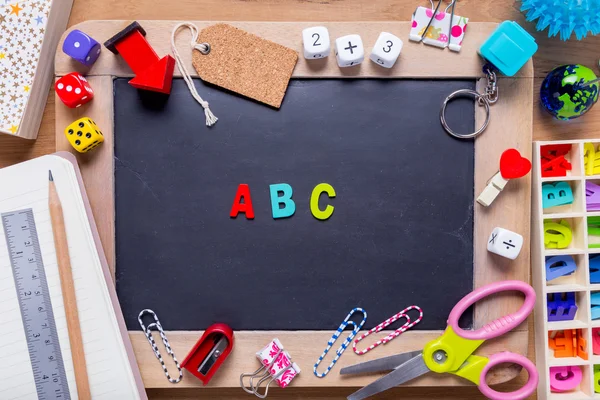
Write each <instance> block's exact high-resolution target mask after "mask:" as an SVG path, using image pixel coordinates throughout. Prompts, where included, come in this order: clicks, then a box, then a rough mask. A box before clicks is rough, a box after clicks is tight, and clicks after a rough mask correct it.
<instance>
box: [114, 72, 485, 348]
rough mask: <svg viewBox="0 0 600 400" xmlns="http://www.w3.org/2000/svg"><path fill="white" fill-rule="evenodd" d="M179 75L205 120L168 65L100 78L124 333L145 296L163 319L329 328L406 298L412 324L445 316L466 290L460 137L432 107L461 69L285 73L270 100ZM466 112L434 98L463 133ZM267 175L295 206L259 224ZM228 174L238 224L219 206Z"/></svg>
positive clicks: (467, 238) (187, 326) (469, 237)
mask: <svg viewBox="0 0 600 400" xmlns="http://www.w3.org/2000/svg"><path fill="white" fill-rule="evenodd" d="M196 86H197V87H198V90H199V92H200V94H201V96H203V97H204V98H205V99H206V100H208V101H209V102H210V105H211V109H212V110H213V112H214V113H215V114H216V115H217V116H218V117H219V118H220V119H219V121H218V123H217V124H216V125H215V126H214V127H212V128H207V127H206V126H205V119H204V113H203V110H202V108H201V107H200V106H199V105H198V104H197V103H196V102H195V101H194V100H193V99H192V97H191V95H190V94H189V92H188V89H187V87H186V86H185V83H184V82H183V81H182V80H180V79H175V80H174V82H173V91H172V93H171V95H170V97H168V98H166V99H165V98H162V97H160V96H154V95H152V94H147V93H143V92H138V91H137V90H136V89H134V88H132V87H131V86H129V85H128V84H127V80H126V79H116V80H115V83H114V95H115V178H116V251H117V291H118V295H119V300H120V302H121V306H122V308H123V313H124V315H125V319H126V321H127V325H128V327H129V329H131V330H138V329H139V325H138V322H137V315H138V313H139V312H140V311H141V310H142V309H144V308H151V309H153V310H155V311H156V312H157V314H158V316H159V318H160V319H161V322H162V324H163V327H164V328H165V329H168V330H192V329H194V330H195V329H204V328H206V327H207V326H208V325H210V324H212V323H213V322H225V323H227V324H229V325H230V326H232V327H233V328H234V329H236V330H267V329H269V330H302V329H310V330H312V329H324V330H332V329H335V328H337V327H338V325H339V324H340V322H341V321H342V320H343V319H344V317H345V316H346V314H347V313H348V312H349V311H350V310H351V309H352V308H354V307H363V308H364V309H365V310H366V311H367V312H368V321H367V324H366V325H365V328H369V327H373V326H375V325H376V324H378V323H379V322H381V321H382V320H384V319H386V318H388V317H390V316H391V315H393V314H395V313H396V312H398V311H399V310H401V309H403V308H404V307H407V306H409V305H412V304H417V305H419V306H421V307H422V308H423V310H424V313H425V318H424V320H423V321H422V322H421V323H420V324H419V325H417V326H416V327H415V328H413V329H444V328H445V326H446V319H447V317H448V314H449V312H450V309H451V308H452V307H453V306H454V304H455V303H456V302H457V301H458V300H459V299H460V298H461V297H462V296H464V295H465V294H466V293H468V292H469V291H470V290H471V289H472V287H473V276H472V274H473V164H474V146H473V142H471V141H459V140H456V139H453V138H451V137H450V136H449V135H447V134H446V133H445V132H444V131H443V130H442V127H441V125H440V122H439V109H440V105H441V102H442V101H443V99H444V98H445V97H446V96H447V95H448V94H450V93H451V92H452V91H454V90H457V89H461V88H471V89H474V86H475V85H474V82H473V81H460V80H458V81H448V80H444V81H426V80H342V79H339V80H293V81H292V82H291V84H290V87H289V89H288V92H287V95H286V98H285V100H284V102H283V105H282V107H281V109H280V110H275V109H272V108H269V107H267V106H264V105H262V104H259V103H256V102H253V101H251V100H247V99H245V98H242V97H239V96H237V95H235V94H232V93H229V92H225V91H222V90H220V89H218V88H214V87H211V86H207V85H204V84H203V83H201V82H200V81H196ZM165 100H166V101H165ZM473 108H474V106H473V102H472V101H471V100H469V99H462V100H458V101H456V102H454V103H452V105H451V107H449V109H448V119H449V120H450V124H451V126H453V128H454V129H456V130H458V131H461V132H467V131H470V130H472V129H473V127H474V112H473ZM282 182H285V183H288V184H290V185H291V186H292V187H293V190H294V195H293V199H294V201H295V202H296V213H295V215H293V216H292V217H291V218H287V219H278V220H274V219H273V218H272V215H271V204H270V196H269V185H270V184H273V183H282ZM321 182H326V183H329V184H331V185H332V186H333V187H334V188H335V190H336V192H337V197H336V198H335V199H327V198H326V197H325V196H322V198H321V206H322V207H324V205H325V203H329V204H331V205H333V206H334V207H335V211H334V213H333V215H332V217H331V218H330V219H329V220H327V221H319V220H317V219H315V218H314V217H313V216H312V214H311V213H310V207H309V199H310V195H311V191H312V189H313V188H314V186H315V185H317V184H318V183H321ZM240 183H247V184H249V185H250V190H251V194H252V200H253V205H254V211H255V214H256V216H255V219H254V220H246V218H245V217H244V215H243V214H240V215H239V216H238V217H237V219H231V218H230V217H229V212H230V209H231V206H232V203H233V199H234V195H235V193H236V189H237V186H238V184H240ZM464 322H465V325H466V326H470V324H471V315H468V316H467V318H465V320H464ZM394 328H395V326H394ZM324 345H325V343H323V346H324Z"/></svg>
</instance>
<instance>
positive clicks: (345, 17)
mask: <svg viewBox="0 0 600 400" xmlns="http://www.w3.org/2000/svg"><path fill="white" fill-rule="evenodd" d="M418 5H427V2H426V1H425V0H422V1H418V2H415V1H410V0H368V1H365V0H172V1H156V0H135V1H130V0H101V1H98V0H75V2H74V6H73V10H72V13H71V17H70V20H69V26H71V25H74V24H77V23H79V22H82V21H85V20H89V19H175V20H221V21H236V20H237V21H242V20H243V21H398V20H409V19H410V17H411V14H412V12H413V11H414V9H415V8H416V7H417V6H418ZM519 7H520V1H512V0H494V1H492V0H487V1H486V0H459V2H458V4H457V6H456V10H457V11H456V12H457V14H458V15H462V16H465V17H469V18H470V20H471V21H494V22H501V21H504V20H507V19H509V20H514V21H517V22H519V23H520V24H522V26H524V27H525V28H526V29H527V30H528V31H529V32H534V31H535V29H534V24H532V23H527V22H525V20H524V17H523V15H522V14H521V13H520V12H519V11H518V9H519ZM534 36H535V37H536V40H537V42H538V44H539V45H540V49H539V51H538V53H537V54H536V56H535V57H534V65H535V76H536V78H535V96H536V99H535V101H534V104H538V101H537V96H538V94H537V93H538V89H539V86H540V84H541V81H542V79H543V78H544V77H545V75H546V74H547V73H548V72H549V71H550V70H551V69H552V68H553V67H555V66H557V65H560V64H566V63H581V64H584V65H587V66H589V67H593V68H594V69H597V66H598V58H600V36H599V37H595V38H588V39H586V40H583V41H580V42H577V41H570V42H566V43H565V42H561V41H560V40H558V39H556V38H554V39H548V38H547V37H546V33H545V32H543V33H535V34H534ZM434 55H435V52H434V51H432V57H433V56H434ZM432 60H433V59H432ZM367 62H368V61H367ZM433 62H435V61H433ZM440 68H443V66H441V65H440ZM500 96H502V88H501V87H500ZM597 107H600V106H597ZM533 113H534V128H533V129H534V132H533V138H534V140H548V139H561V138H572V139H574V138H588V137H600V108H596V109H594V110H593V111H592V112H590V113H589V114H588V115H586V116H585V117H584V118H580V119H579V120H576V121H572V122H569V123H564V122H559V121H554V120H552V119H551V118H549V117H548V116H547V115H546V114H545V113H544V112H543V111H542V110H541V109H540V108H539V107H537V106H534V110H533ZM54 136H55V134H54V95H51V96H49V97H48V102H47V104H46V109H45V111H44V117H43V120H42V124H41V127H40V133H39V137H38V139H37V140H36V141H26V140H23V139H18V138H14V137H10V136H5V135H1V136H0V167H5V166H8V165H11V164H14V163H17V162H21V161H25V160H28V159H31V158H34V157H38V156H41V155H43V154H48V153H52V152H54V150H55V139H54ZM530 331H531V332H533V325H532V324H531V321H530ZM529 355H530V357H533V355H534V342H533V335H531V338H530V342H529ZM158 367H159V366H158V365H157V368H158ZM305 370H306V372H307V373H310V368H307V367H306V366H305ZM523 379H525V377H524V374H522V375H521V376H520V378H519V379H517V380H515V381H514V382H512V383H510V384H507V385H504V388H503V389H505V390H514V389H515V387H516V386H517V385H519V384H520V383H522V382H523ZM501 390H502V388H501ZM349 393H350V391H349V390H348V389H342V390H335V389H330V390H328V391H323V390H317V389H311V390H299V389H295V388H294V387H293V385H292V387H290V388H287V389H285V390H278V389H274V390H273V391H272V392H271V393H270V394H269V397H268V398H269V399H314V400H332V399H343V398H345V396H347V395H348V394H349ZM149 395H150V397H151V398H153V399H197V398H205V399H213V400H225V399H251V398H253V397H251V396H250V395H247V394H245V393H243V392H242V391H241V390H230V391H217V390H211V389H208V390H203V391H201V392H198V391H193V390H187V389H175V388H174V389H171V390H168V391H166V390H163V391H152V392H150V393H149ZM399 397H402V398H403V399H431V398H444V399H457V400H458V399H461V400H470V399H482V398H483V396H482V395H481V394H480V393H479V391H478V390H477V389H476V388H475V387H474V386H470V387H462V388H456V387H453V388H441V389H438V388H396V389H394V390H391V391H389V392H388V393H386V394H384V395H382V396H380V397H378V398H381V399H396V398H399Z"/></svg>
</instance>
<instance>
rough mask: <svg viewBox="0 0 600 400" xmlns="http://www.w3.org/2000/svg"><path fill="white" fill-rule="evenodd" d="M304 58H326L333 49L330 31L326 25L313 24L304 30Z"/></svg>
mask: <svg viewBox="0 0 600 400" xmlns="http://www.w3.org/2000/svg"><path fill="white" fill-rule="evenodd" d="M302 41H303V43H304V58H306V59H307V60H312V59H317V58H325V57H327V56H328V55H329V51H330V50H331V43H330V40H329V31H328V30H327V28H325V27H324V26H313V27H311V28H306V29H304V30H303V31H302Z"/></svg>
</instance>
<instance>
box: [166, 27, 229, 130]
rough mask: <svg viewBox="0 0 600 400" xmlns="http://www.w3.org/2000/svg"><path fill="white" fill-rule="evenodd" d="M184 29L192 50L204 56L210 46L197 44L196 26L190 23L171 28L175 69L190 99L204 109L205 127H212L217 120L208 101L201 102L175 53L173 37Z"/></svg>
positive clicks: (177, 53)
mask: <svg viewBox="0 0 600 400" xmlns="http://www.w3.org/2000/svg"><path fill="white" fill-rule="evenodd" d="M184 27H188V28H189V29H190V32H191V33H192V42H191V47H192V50H194V49H196V50H198V51H200V52H201V53H202V54H206V53H207V52H208V51H209V49H210V46H208V44H206V43H197V42H198V27H196V25H194V24H192V23H191V22H182V23H181V24H179V25H177V26H176V27H175V28H173V32H172V34H171V51H172V52H173V56H174V57H175V61H176V62H177V68H179V71H180V72H181V76H182V77H183V79H184V80H185V83H186V84H187V86H188V88H189V89H190V93H191V94H192V97H194V99H196V101H197V102H198V103H200V105H201V106H202V108H204V115H205V116H206V126H213V125H214V124H215V123H216V122H217V121H218V120H219V119H218V118H217V117H215V115H214V114H213V113H212V111H210V108H209V107H208V101H205V100H203V99H202V97H200V95H199V94H198V91H197V90H196V86H194V81H193V80H192V77H191V76H190V74H189V72H188V71H187V69H186V68H185V65H184V64H183V61H182V60H181V56H180V55H179V52H178V51H177V47H176V46H175V36H177V31H179V29H181V28H184Z"/></svg>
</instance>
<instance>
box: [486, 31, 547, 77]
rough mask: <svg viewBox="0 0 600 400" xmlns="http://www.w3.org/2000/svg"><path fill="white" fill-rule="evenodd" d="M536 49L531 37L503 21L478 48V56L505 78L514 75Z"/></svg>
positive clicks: (536, 46)
mask: <svg viewBox="0 0 600 400" xmlns="http://www.w3.org/2000/svg"><path fill="white" fill-rule="evenodd" d="M537 49H538V45H537V43H536V42H535V39H534V38H533V36H531V35H530V34H529V33H527V32H526V31H525V29H523V28H522V27H521V26H520V25H519V24H517V23H516V22H514V21H504V22H502V23H501V24H500V26H498V28H496V30H495V31H494V32H492V34H491V35H490V37H489V38H487V40H486V41H485V42H484V43H483V44H482V45H481V47H480V48H479V54H480V55H481V56H482V57H483V58H485V59H486V60H488V61H489V62H490V63H492V64H493V65H494V66H495V67H496V68H497V69H498V70H500V72H502V73H503V74H504V75H506V76H513V75H514V74H516V73H517V72H518V71H519V70H520V69H521V67H523V65H525V63H527V61H529V59H530V58H531V57H533V55H534V54H535V52H536V51H537Z"/></svg>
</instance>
